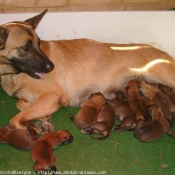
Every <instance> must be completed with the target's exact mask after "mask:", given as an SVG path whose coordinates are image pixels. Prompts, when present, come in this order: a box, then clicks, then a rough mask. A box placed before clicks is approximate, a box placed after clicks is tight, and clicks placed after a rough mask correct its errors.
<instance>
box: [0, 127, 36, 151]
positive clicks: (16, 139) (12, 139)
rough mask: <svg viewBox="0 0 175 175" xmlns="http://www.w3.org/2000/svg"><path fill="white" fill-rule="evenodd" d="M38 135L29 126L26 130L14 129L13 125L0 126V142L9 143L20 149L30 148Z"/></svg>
mask: <svg viewBox="0 0 175 175" xmlns="http://www.w3.org/2000/svg"><path fill="white" fill-rule="evenodd" d="M38 138H39V136H38V134H37V133H36V131H35V130H34V129H32V128H30V127H28V128H27V130H22V129H16V128H15V127H14V126H6V127H3V128H0V143H9V144H10V145H11V146H13V147H15V148H18V149H21V150H31V149H32V148H33V146H34V145H35V143H36V142H37V140H38Z"/></svg>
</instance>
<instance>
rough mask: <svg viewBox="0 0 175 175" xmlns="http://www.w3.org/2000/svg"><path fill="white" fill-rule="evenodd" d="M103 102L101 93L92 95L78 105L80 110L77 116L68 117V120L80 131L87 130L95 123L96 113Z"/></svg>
mask: <svg viewBox="0 0 175 175" xmlns="http://www.w3.org/2000/svg"><path fill="white" fill-rule="evenodd" d="M105 102H106V101H105V98H104V96H103V95H102V94H101V93H94V94H92V95H91V96H90V97H89V98H88V99H87V100H85V101H83V102H82V103H81V104H80V107H81V109H80V110H79V111H78V113H77V115H76V116H75V117H73V116H72V115H69V118H70V119H71V120H72V121H73V122H74V123H75V124H76V125H77V126H78V127H79V128H80V129H84V128H88V127H90V126H92V125H93V124H95V123H96V122H97V118H98V113H99V111H100V110H101V108H102V106H103V105H104V104H105Z"/></svg>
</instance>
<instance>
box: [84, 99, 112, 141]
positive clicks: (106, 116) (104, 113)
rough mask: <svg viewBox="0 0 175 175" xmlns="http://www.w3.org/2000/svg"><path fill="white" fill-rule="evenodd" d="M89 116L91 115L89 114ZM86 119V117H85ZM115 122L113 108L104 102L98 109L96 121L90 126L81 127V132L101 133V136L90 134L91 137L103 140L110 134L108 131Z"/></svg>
mask: <svg viewBox="0 0 175 175" xmlns="http://www.w3.org/2000/svg"><path fill="white" fill-rule="evenodd" d="M89 117H91V116H89ZM85 120H88V118H85ZM114 123H115V112H114V108H113V107H112V106H111V105H110V104H109V103H108V102H106V103H105V104H104V105H103V106H102V107H101V109H100V111H99V113H98V116H97V118H96V122H95V123H94V124H92V125H91V126H90V127H86V128H84V129H83V128H82V129H81V132H82V133H85V134H101V135H103V136H102V137H95V136H91V138H93V139H97V140H103V139H105V138H107V137H109V135H110V131H111V129H112V127H113V125H114Z"/></svg>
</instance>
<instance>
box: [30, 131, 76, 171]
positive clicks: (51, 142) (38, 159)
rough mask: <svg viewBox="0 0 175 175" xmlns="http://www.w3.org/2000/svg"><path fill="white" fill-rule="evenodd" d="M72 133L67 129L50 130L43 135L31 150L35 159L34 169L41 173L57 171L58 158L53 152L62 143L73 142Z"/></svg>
mask: <svg viewBox="0 0 175 175" xmlns="http://www.w3.org/2000/svg"><path fill="white" fill-rule="evenodd" d="M72 141H73V137H72V135H71V134H70V133H69V132H68V131H67V130H59V131H57V132H49V133H46V134H45V135H43V136H42V137H41V138H40V139H39V140H38V141H37V142H36V144H35V146H34V147H33V148H32V150H31V157H32V159H33V161H34V166H33V168H34V170H35V171H36V172H38V173H39V174H45V173H46V171H52V173H53V174H54V171H56V170H57V169H56V165H55V163H56V159H55V157H54V155H53V153H52V150H53V149H56V148H57V147H58V146H60V145H64V144H67V143H71V142H72Z"/></svg>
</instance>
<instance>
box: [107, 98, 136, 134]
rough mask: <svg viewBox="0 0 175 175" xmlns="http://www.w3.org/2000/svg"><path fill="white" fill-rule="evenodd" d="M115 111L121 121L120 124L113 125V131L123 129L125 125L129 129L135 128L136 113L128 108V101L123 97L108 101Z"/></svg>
mask: <svg viewBox="0 0 175 175" xmlns="http://www.w3.org/2000/svg"><path fill="white" fill-rule="evenodd" d="M108 103H110V104H111V105H112V106H113V108H114V111H115V115H116V116H117V117H118V118H119V120H120V121H121V124H120V125H114V126H113V130H114V131H123V130H124V128H125V127H129V128H130V129H132V128H135V126H136V123H137V122H136V115H135V113H134V111H133V110H132V109H131V108H130V106H129V104H128V101H127V100H124V99H119V100H113V101H108Z"/></svg>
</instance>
